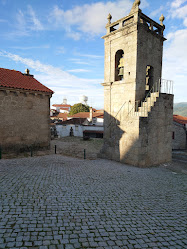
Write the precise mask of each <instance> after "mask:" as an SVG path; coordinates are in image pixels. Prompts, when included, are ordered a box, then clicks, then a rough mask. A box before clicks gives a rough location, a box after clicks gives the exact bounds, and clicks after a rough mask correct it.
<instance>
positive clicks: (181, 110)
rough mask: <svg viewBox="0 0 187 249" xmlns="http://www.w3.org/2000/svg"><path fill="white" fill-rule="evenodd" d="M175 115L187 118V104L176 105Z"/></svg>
mask: <svg viewBox="0 0 187 249" xmlns="http://www.w3.org/2000/svg"><path fill="white" fill-rule="evenodd" d="M173 114H178V115H181V116H184V117H187V102H181V103H175V104H174V110H173Z"/></svg>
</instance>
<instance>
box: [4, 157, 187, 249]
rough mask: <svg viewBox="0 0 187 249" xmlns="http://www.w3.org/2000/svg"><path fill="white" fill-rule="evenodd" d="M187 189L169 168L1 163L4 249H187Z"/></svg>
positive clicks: (184, 179) (44, 160)
mask: <svg viewBox="0 0 187 249" xmlns="http://www.w3.org/2000/svg"><path fill="white" fill-rule="evenodd" d="M186 187H187V175H185V174H182V173H175V172H172V171H169V170H167V169H165V168H161V167H155V168H149V169H140V168H136V167H130V166H126V165H123V164H120V163H117V162H113V161H109V160H101V159H98V160H93V161H90V160H80V159H76V158H68V157H64V156H59V155H56V156H55V155H48V156H43V157H33V158H22V159H8V160H0V197H1V200H0V248H22V249H24V248H40V249H48V248H49V249H53V248H54V249H55V248H59V249H60V248H82V249H84V248H114V249H115V248H123V249H125V248H129V249H130V248H170V249H172V248H187V234H186V229H187V227H186V225H187V222H186V217H187V214H186V208H187V203H186Z"/></svg>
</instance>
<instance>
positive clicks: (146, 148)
mask: <svg viewBox="0 0 187 249" xmlns="http://www.w3.org/2000/svg"><path fill="white" fill-rule="evenodd" d="M172 124H173V95H171V94H163V93H161V94H160V96H159V98H157V101H156V102H155V105H154V106H153V107H152V109H151V112H150V113H149V115H148V117H147V118H144V117H142V118H140V137H139V139H140V141H141V149H140V158H139V166H142V167H145V166H149V165H158V164H161V163H166V162H170V161H171V160H172V129H173V127H172Z"/></svg>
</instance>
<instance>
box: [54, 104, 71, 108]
mask: <svg viewBox="0 0 187 249" xmlns="http://www.w3.org/2000/svg"><path fill="white" fill-rule="evenodd" d="M53 106H54V107H60V108H67V107H71V105H65V104H54V105H53Z"/></svg>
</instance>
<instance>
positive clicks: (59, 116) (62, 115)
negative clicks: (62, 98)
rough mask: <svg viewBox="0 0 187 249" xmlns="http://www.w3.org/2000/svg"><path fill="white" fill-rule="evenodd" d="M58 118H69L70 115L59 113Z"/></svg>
mask: <svg viewBox="0 0 187 249" xmlns="http://www.w3.org/2000/svg"><path fill="white" fill-rule="evenodd" d="M56 117H57V118H63V120H64V121H65V120H67V117H68V113H59V114H58V115H57V116H56Z"/></svg>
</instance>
